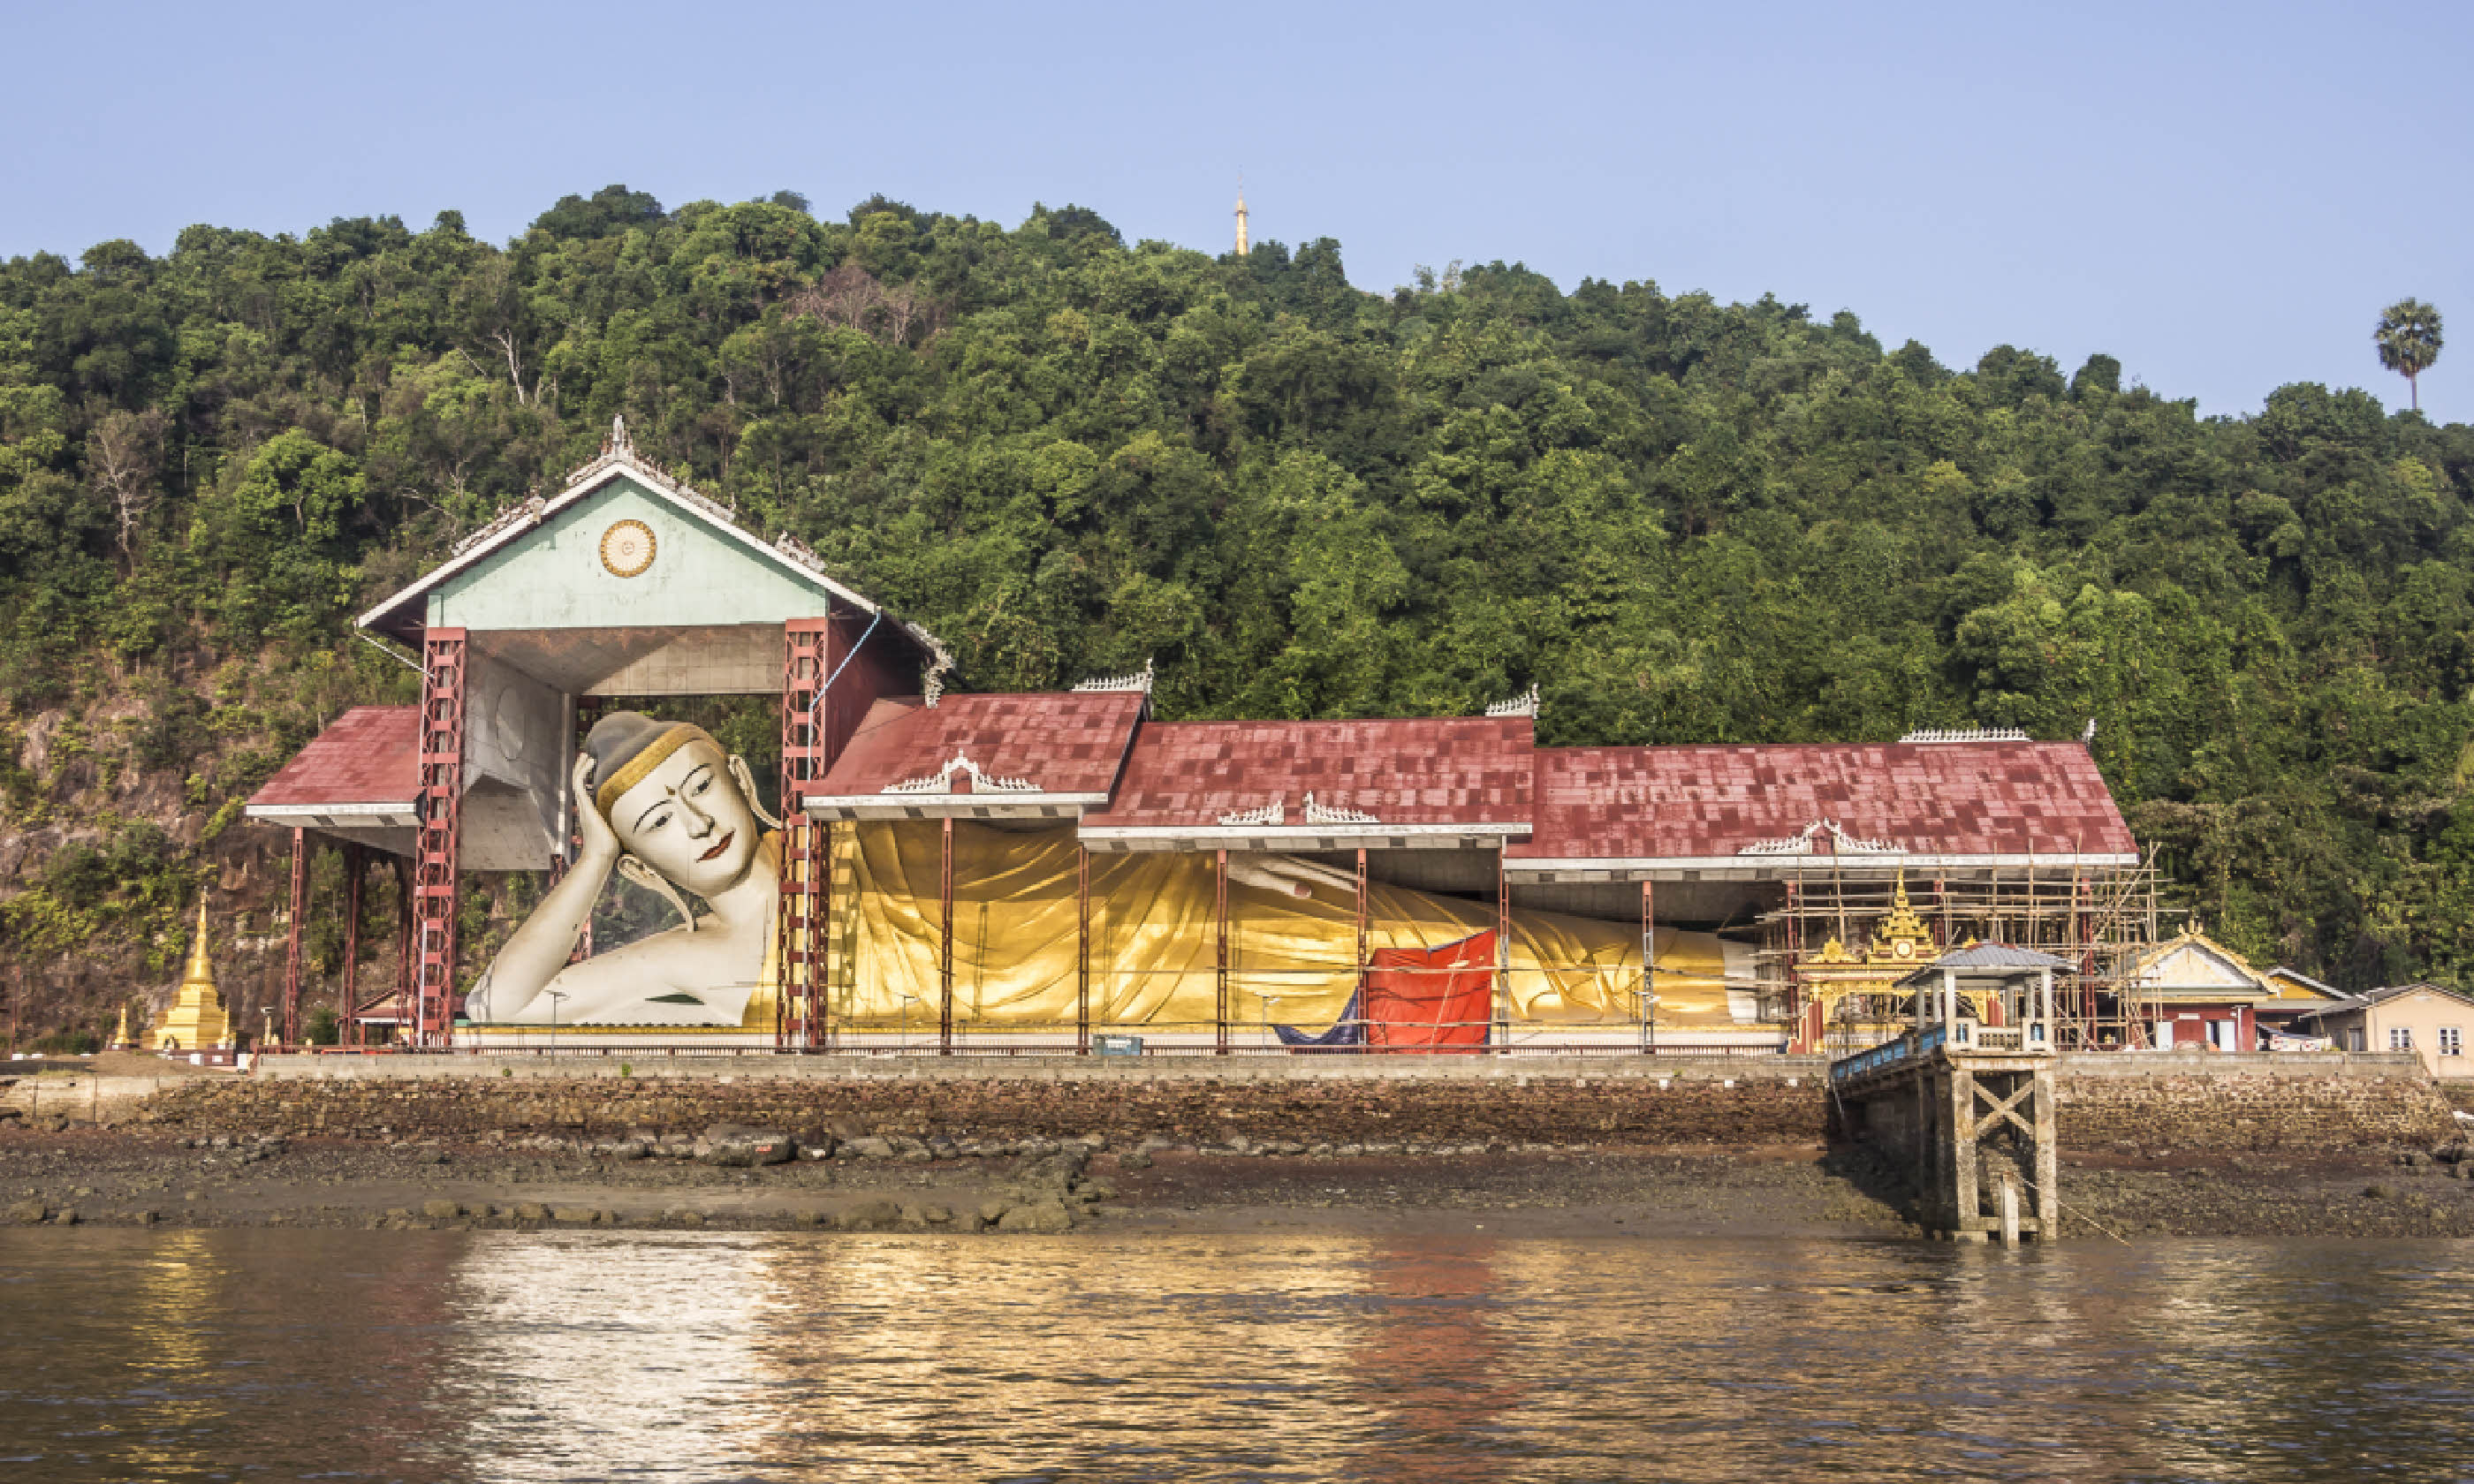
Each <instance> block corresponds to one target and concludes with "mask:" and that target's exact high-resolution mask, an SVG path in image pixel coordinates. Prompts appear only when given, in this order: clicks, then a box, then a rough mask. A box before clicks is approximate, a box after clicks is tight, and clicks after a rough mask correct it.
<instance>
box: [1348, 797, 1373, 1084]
mask: <svg viewBox="0 0 2474 1484" xmlns="http://www.w3.org/2000/svg"><path fill="white" fill-rule="evenodd" d="M1366 936H1367V933H1366V848H1365V847H1364V846H1359V847H1358V849H1357V968H1356V969H1355V970H1354V973H1355V975H1356V979H1357V987H1356V989H1355V991H1354V992H1352V998H1353V1000H1354V1001H1355V1003H1356V1005H1357V1022H1358V1034H1359V1035H1360V1036H1364V1035H1365V1034H1366V1022H1367V1021H1368V1020H1369V1019H1370V1018H1371V1016H1370V1013H1369V1012H1370V1007H1369V1006H1368V1004H1367V1003H1366V968H1367V963H1368V959H1369V955H1368V952H1367V942H1366ZM1359 1044H1360V1045H1371V1044H1372V1042H1371V1041H1360V1042H1359Z"/></svg>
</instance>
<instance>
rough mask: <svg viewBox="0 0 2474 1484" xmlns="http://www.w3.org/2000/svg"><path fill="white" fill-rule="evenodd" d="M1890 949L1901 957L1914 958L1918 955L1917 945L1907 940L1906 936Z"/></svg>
mask: <svg viewBox="0 0 2474 1484" xmlns="http://www.w3.org/2000/svg"><path fill="white" fill-rule="evenodd" d="M1890 951H1891V952H1893V953H1895V954H1897V955H1898V956H1899V957H1901V958H1913V957H1915V956H1916V945H1914V944H1912V943H1909V942H1907V940H1905V939H1904V938H1902V939H1900V940H1899V941H1898V944H1897V945H1896V946H1894V947H1892V948H1891V949H1890Z"/></svg>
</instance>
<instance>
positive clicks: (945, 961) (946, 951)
mask: <svg viewBox="0 0 2474 1484" xmlns="http://www.w3.org/2000/svg"><path fill="white" fill-rule="evenodd" d="M944 839H945V850H944V855H943V858H942V860H941V862H940V865H939V868H938V870H937V873H936V904H937V912H938V913H939V921H940V922H942V923H943V931H942V932H940V933H939V934H938V935H937V945H938V954H937V964H936V1054H937V1055H938V1056H952V1055H953V1054H954V817H953V816H952V815H950V814H948V815H946V816H945V831H944Z"/></svg>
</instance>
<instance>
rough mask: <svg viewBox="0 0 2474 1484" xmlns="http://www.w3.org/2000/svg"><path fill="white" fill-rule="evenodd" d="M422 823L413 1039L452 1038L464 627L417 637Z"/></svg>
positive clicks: (416, 869) (415, 876) (442, 1042)
mask: <svg viewBox="0 0 2474 1484" xmlns="http://www.w3.org/2000/svg"><path fill="white" fill-rule="evenodd" d="M420 784H421V786H420V793H419V802H420V805H421V828H420V830H419V832H418V834H417V837H416V839H417V846H416V850H415V851H414V855H413V868H412V916H413V961H412V999H413V1002H412V1004H411V1006H410V1007H408V1008H409V1009H410V1010H411V1013H412V1017H413V1043H414V1044H416V1045H419V1046H424V1047H428V1048H432V1049H439V1048H444V1047H445V1046H447V1045H448V1044H449V1042H450V1041H452V1040H453V1039H454V1023H455V887H456V861H457V857H458V854H459V852H460V850H461V848H462V844H463V816H464V631H463V630H461V629H431V630H429V631H428V632H427V633H426V634H424V635H423V639H422V683H421V778H420Z"/></svg>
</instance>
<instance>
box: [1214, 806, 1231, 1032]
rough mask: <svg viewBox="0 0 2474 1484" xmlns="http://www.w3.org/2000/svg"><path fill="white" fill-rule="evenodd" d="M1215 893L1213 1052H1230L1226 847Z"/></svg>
mask: <svg viewBox="0 0 2474 1484" xmlns="http://www.w3.org/2000/svg"><path fill="white" fill-rule="evenodd" d="M1212 895H1213V896H1214V897H1215V898H1217V899H1216V900H1215V901H1214V903H1213V905H1212V913H1211V916H1212V922H1213V923H1214V925H1215V928H1216V931H1215V932H1214V933H1213V935H1212V944H1213V949H1214V952H1213V958H1214V965H1215V967H1214V970H1213V973H1212V981H1213V985H1214V988H1215V991H1216V997H1215V999H1214V1001H1213V1004H1214V1006H1215V1007H1216V1008H1215V1009H1214V1010H1213V1017H1214V1018H1213V1023H1212V1027H1211V1032H1212V1042H1211V1054H1212V1055H1214V1056H1226V1055H1227V1054H1228V852H1227V851H1226V850H1222V851H1221V852H1220V860H1219V869H1218V870H1217V871H1215V872H1214V873H1213V880H1212Z"/></svg>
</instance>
